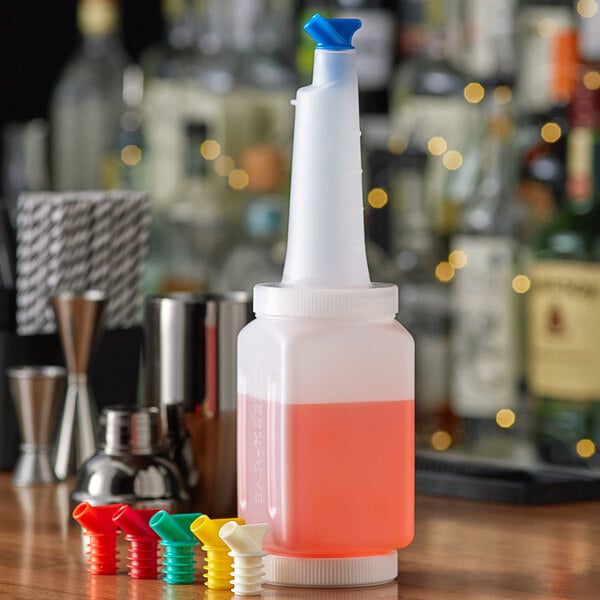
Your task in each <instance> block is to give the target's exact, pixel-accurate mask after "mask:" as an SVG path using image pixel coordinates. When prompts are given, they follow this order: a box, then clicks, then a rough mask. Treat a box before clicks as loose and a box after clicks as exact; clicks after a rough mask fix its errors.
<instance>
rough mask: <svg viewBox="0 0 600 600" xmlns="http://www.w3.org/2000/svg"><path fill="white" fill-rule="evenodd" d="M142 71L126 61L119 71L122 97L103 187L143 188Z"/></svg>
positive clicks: (144, 168)
mask: <svg viewBox="0 0 600 600" xmlns="http://www.w3.org/2000/svg"><path fill="white" fill-rule="evenodd" d="M143 99H144V72H143V70H142V67H140V66H139V65H137V64H130V65H127V67H125V71H124V72H123V101H122V106H121V114H120V116H119V124H118V131H117V136H116V140H115V146H114V148H113V152H112V153H111V154H110V163H107V169H106V182H105V183H106V187H109V188H118V189H126V190H146V189H147V185H146V184H147V181H146V164H147V156H146V149H145V143H144V128H143V125H144V123H143V118H142V110H141V106H142V102H143Z"/></svg>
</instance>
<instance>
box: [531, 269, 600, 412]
mask: <svg viewBox="0 0 600 600" xmlns="http://www.w3.org/2000/svg"><path fill="white" fill-rule="evenodd" d="M531 280H532V284H531V290H530V291H529V298H528V328H529V351H528V353H529V357H528V359H529V360H528V372H529V377H528V378H529V386H530V389H531V390H532V392H533V393H535V394H536V395H539V396H548V397H551V398H556V399H558V400H580V401H583V400H592V399H596V400H600V368H598V340H600V265H598V264H585V263H577V262H571V261H544V262H539V263H536V264H535V265H534V267H533V269H532V272H531Z"/></svg>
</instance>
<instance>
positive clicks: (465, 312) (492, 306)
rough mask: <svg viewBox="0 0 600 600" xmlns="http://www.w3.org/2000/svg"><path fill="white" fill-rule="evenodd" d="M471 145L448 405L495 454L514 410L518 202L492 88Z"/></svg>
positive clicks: (508, 123)
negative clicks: (471, 180)
mask: <svg viewBox="0 0 600 600" xmlns="http://www.w3.org/2000/svg"><path fill="white" fill-rule="evenodd" d="M486 106H487V110H488V112H487V116H486V119H485V123H484V126H483V130H482V131H481V136H480V138H479V139H478V146H476V150H477V155H478V161H479V162H478V164H477V171H476V179H475V186H474V189H473V190H472V192H471V197H470V198H469V199H468V200H467V203H466V205H465V206H464V208H463V212H462V215H461V219H460V223H459V227H458V231H457V233H456V234H455V235H454V236H453V237H452V238H451V241H450V250H451V252H450V258H449V260H450V264H451V265H452V266H454V267H455V269H456V270H455V272H454V277H453V280H452V284H451V303H452V313H453V314H452V316H453V322H452V377H451V381H452V382H451V390H452V391H451V405H452V409H453V411H454V412H455V413H456V414H457V415H458V416H459V417H461V419H462V424H463V426H464V429H465V434H466V436H467V438H466V444H467V446H468V447H470V448H471V449H473V450H474V451H477V452H482V453H483V452H493V453H494V454H497V453H498V452H499V447H498V445H497V443H496V442H498V441H503V439H504V437H503V436H502V437H500V436H499V435H498V434H499V433H500V431H501V430H500V429H499V427H498V425H500V427H504V428H507V429H508V428H510V427H511V426H512V425H513V424H514V420H515V418H516V414H517V411H518V408H519V370H518V365H519V351H520V344H519V338H518V327H519V323H518V314H519V313H518V304H517V294H516V293H515V291H513V278H514V277H515V275H516V262H517V259H518V255H519V252H518V234H519V231H518V224H519V221H518V214H519V212H518V208H517V206H518V205H517V203H516V198H515V171H516V155H515V152H514V144H513V135H514V124H513V122H512V120H511V118H510V117H509V114H508V112H507V108H506V106H505V105H503V104H501V103H500V102H498V101H497V99H496V98H495V97H494V95H493V94H490V95H489V98H487V99H486Z"/></svg>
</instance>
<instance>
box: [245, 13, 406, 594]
mask: <svg viewBox="0 0 600 600" xmlns="http://www.w3.org/2000/svg"><path fill="white" fill-rule="evenodd" d="M360 25H361V23H360V21H359V20H357V19H324V18H322V17H320V16H319V15H315V16H314V17H312V18H311V19H310V20H309V21H308V22H307V23H306V24H305V26H304V28H305V30H306V31H307V32H308V33H309V35H311V36H312V37H313V38H314V39H315V40H316V42H317V47H316V50H315V63H314V74H313V82H312V85H310V86H307V87H304V88H301V89H299V90H298V93H297V97H296V100H295V101H294V102H293V103H294V104H295V107H296V120H295V133H294V147H293V165H292V185H291V202H290V222H289V232H288V246H287V255H286V259H285V267H284V272H283V277H282V280H281V282H280V283H265V284H259V285H256V286H255V288H254V311H255V313H256V317H257V318H256V319H255V320H254V321H253V322H251V323H250V324H249V325H247V326H246V327H245V328H244V329H243V330H242V331H241V332H240V335H239V338H238V503H239V515H240V516H241V517H243V518H244V519H245V520H246V522H248V523H262V522H266V523H268V524H269V528H270V530H269V533H268V534H267V536H266V538H265V541H264V549H265V552H266V553H267V556H266V557H265V571H266V572H265V579H266V582H268V583H271V584H278V585H292V586H314V587H321V586H323V587H325V586H336V587H338V586H362V585H372V584H378V583H384V582H387V581H391V580H392V579H394V578H395V577H396V575H397V569H398V566H397V549H398V548H402V547H404V546H407V545H408V544H409V543H410V542H411V540H412V537H413V520H414V513H413V506H414V399H413V388H414V347H413V341H412V338H411V336H410V334H409V333H408V332H407V331H406V330H405V329H404V328H403V327H402V325H400V323H398V322H397V321H396V320H395V318H394V316H395V313H396V311H397V306H398V296H397V294H398V290H397V288H396V286H394V285H390V284H383V283H371V281H370V278H369V271H368V266H367V259H366V253H365V238H364V223H363V203H362V184H361V163H360V130H359V111H358V88H357V75H356V54H355V50H354V48H353V47H352V45H351V39H352V35H353V34H354V32H355V31H356V30H357V29H358V28H359V27H360Z"/></svg>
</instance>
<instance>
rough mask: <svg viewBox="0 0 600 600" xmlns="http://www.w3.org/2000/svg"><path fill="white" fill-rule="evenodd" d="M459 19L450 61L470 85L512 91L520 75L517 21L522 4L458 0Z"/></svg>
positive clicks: (456, 16) (455, 15) (454, 13)
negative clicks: (518, 10) (494, 86)
mask: <svg viewBox="0 0 600 600" xmlns="http://www.w3.org/2000/svg"><path fill="white" fill-rule="evenodd" d="M454 2H456V3H457V4H458V9H457V10H455V11H452V12H451V13H450V16H451V17H452V18H454V19H458V22H457V23H456V24H455V25H454V26H453V27H452V31H454V32H455V35H454V36H453V39H452V41H451V43H450V60H451V62H452V63H453V64H454V65H455V66H456V67H457V68H460V69H461V70H462V71H463V72H464V73H465V75H466V76H467V77H468V78H469V80H470V81H473V82H479V83H481V84H483V85H488V84H489V82H491V81H493V82H495V83H496V84H503V85H508V86H509V87H512V85H513V83H514V80H515V75H516V57H515V19H516V12H517V5H518V0H503V1H502V2H498V1H497V0H454Z"/></svg>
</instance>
